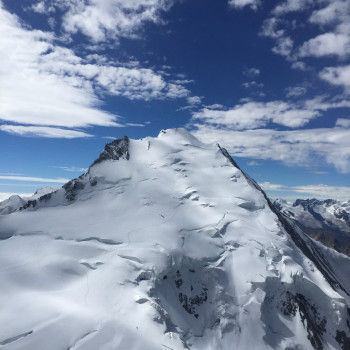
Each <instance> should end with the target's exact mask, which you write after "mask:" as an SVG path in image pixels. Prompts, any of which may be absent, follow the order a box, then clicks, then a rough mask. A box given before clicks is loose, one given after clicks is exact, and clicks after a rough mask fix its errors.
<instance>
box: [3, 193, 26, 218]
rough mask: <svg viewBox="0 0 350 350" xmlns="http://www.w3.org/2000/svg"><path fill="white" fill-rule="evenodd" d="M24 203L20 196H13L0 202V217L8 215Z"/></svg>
mask: <svg viewBox="0 0 350 350" xmlns="http://www.w3.org/2000/svg"><path fill="white" fill-rule="evenodd" d="M25 203H26V201H25V200H24V199H22V198H21V197H20V196H17V195H13V196H11V197H10V198H8V199H5V200H4V201H2V202H0V215H3V214H10V213H13V212H14V211H16V210H17V209H18V208H20V207H21V206H23V205H24V204H25Z"/></svg>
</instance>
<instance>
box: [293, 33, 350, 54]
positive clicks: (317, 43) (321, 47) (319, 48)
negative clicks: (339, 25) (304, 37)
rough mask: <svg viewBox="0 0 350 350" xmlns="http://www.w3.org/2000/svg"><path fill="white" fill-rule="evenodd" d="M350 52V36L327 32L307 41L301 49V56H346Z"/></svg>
mask: <svg viewBox="0 0 350 350" xmlns="http://www.w3.org/2000/svg"><path fill="white" fill-rule="evenodd" d="M349 54H350V36H348V35H345V34H337V33H325V34H321V35H318V36H316V37H315V38H312V39H310V40H308V41H306V42H305V43H304V44H303V45H302V46H301V47H300V49H299V54H298V55H299V57H306V56H316V57H321V56H330V55H335V56H339V57H345V56H347V55H349Z"/></svg>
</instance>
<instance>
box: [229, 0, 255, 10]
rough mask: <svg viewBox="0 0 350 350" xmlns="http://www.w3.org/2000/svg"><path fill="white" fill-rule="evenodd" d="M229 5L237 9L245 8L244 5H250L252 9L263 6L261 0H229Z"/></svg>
mask: <svg viewBox="0 0 350 350" xmlns="http://www.w3.org/2000/svg"><path fill="white" fill-rule="evenodd" d="M228 4H229V6H231V7H233V8H236V9H243V8H244V7H250V8H251V9H252V10H255V11H256V10H257V9H258V8H259V6H261V1H260V0H229V1H228Z"/></svg>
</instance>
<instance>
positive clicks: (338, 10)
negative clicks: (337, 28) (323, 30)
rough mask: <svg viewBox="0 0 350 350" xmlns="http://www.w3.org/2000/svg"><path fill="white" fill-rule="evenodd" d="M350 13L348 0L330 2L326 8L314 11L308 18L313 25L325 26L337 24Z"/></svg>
mask: <svg viewBox="0 0 350 350" xmlns="http://www.w3.org/2000/svg"><path fill="white" fill-rule="evenodd" d="M349 11H350V3H349V1H348V0H344V1H337V0H333V1H330V2H329V4H328V5H327V6H326V7H323V8H321V9H318V10H315V11H313V12H312V15H311V16H310V18H309V21H310V22H311V23H314V24H319V25H325V24H332V23H335V22H339V20H341V21H342V20H343V19H344V18H343V17H344V15H345V16H347V15H348V14H349Z"/></svg>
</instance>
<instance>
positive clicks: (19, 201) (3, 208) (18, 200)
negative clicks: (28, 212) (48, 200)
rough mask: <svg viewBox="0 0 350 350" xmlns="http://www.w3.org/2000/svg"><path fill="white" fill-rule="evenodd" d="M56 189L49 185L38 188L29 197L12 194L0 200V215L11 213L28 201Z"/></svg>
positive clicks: (46, 194) (32, 200)
mask: <svg viewBox="0 0 350 350" xmlns="http://www.w3.org/2000/svg"><path fill="white" fill-rule="evenodd" d="M55 191H56V190H55V189H54V188H52V187H50V186H46V187H43V188H39V189H38V190H37V191H36V192H35V193H34V194H33V195H32V196H30V197H23V198H22V197H20V196H18V195H13V196H11V197H10V198H8V199H6V200H4V201H2V202H0V215H4V214H11V213H13V212H14V211H16V210H18V209H20V208H23V207H24V206H26V204H27V203H28V202H34V201H36V200H38V199H39V198H41V197H43V198H44V197H45V196H48V195H49V194H50V193H52V192H55Z"/></svg>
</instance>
